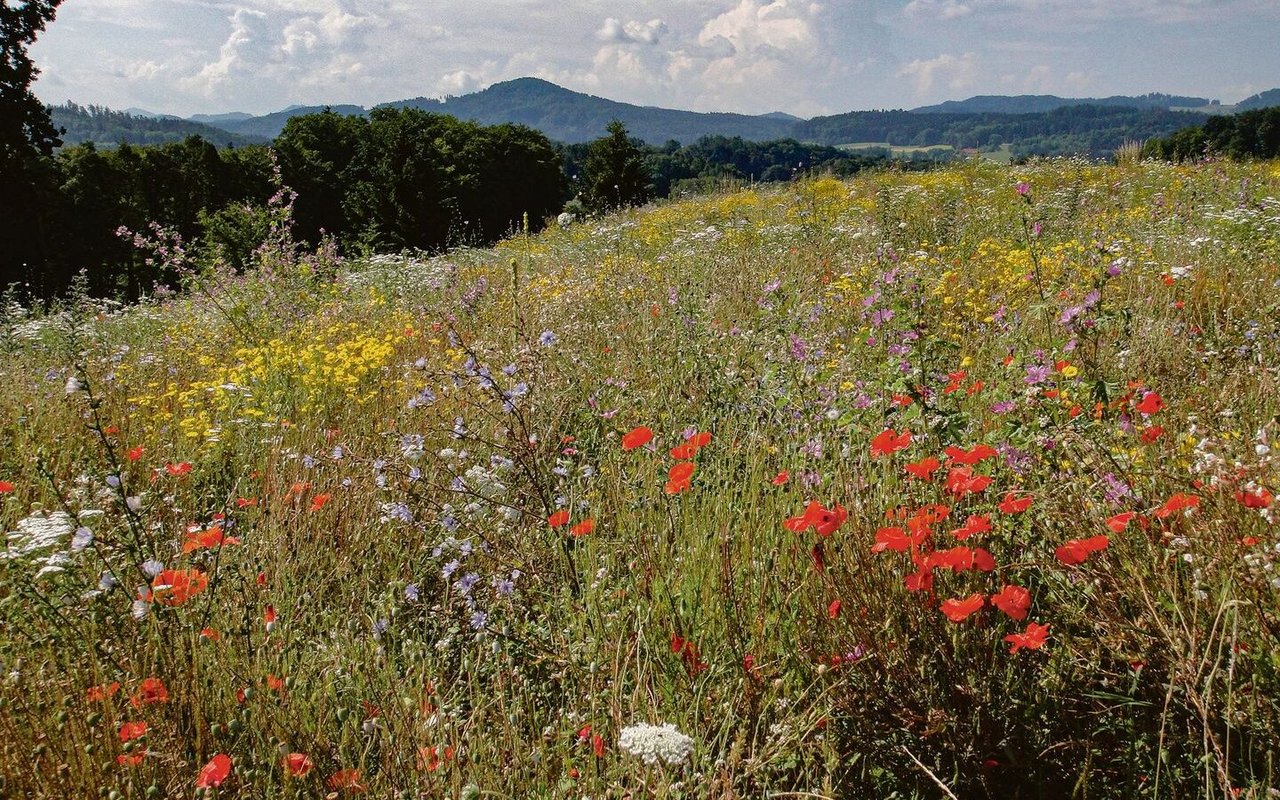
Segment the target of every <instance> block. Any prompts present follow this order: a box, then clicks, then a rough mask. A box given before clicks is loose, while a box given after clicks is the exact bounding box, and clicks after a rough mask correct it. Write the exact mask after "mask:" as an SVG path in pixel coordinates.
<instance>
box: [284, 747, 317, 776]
mask: <svg viewBox="0 0 1280 800" xmlns="http://www.w3.org/2000/svg"><path fill="white" fill-rule="evenodd" d="M313 766H315V765H314V764H312V763H311V759H309V758H307V757H306V756H305V755H303V754H302V753H290V754H289V755H287V756H285V757H284V774H285V775H287V776H288V777H290V778H301V777H303V776H304V775H306V774H307V773H308V772H310V771H311V768H312V767H313Z"/></svg>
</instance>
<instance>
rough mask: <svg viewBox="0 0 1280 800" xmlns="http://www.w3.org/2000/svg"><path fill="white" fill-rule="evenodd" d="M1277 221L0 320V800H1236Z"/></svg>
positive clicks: (682, 256) (317, 290) (1253, 734)
mask: <svg viewBox="0 0 1280 800" xmlns="http://www.w3.org/2000/svg"><path fill="white" fill-rule="evenodd" d="M1278 195H1280V166H1277V165H1276V164H1266V163H1262V164H1249V165H1241V164H1232V163H1225V162H1212V163H1205V164H1200V165H1196V166H1185V167H1172V166H1167V165H1160V164H1152V163H1126V164H1124V165H1121V166H1101V165H1096V164H1091V163H1086V162H1080V161H1051V162H1045V163H1040V164H1033V165H1029V166H1021V167H1005V166H998V165H992V164H984V163H979V162H972V163H967V164H965V165H962V166H957V167H954V168H951V169H947V170H941V171H935V172H929V173H912V174H903V173H897V172H882V173H877V174H872V175H868V176H864V177H861V178H858V179H856V180H853V181H850V182H847V183H841V182H838V181H835V180H830V179H822V180H817V181H812V182H805V183H798V184H794V185H791V186H788V187H785V188H779V189H776V190H759V191H745V192H738V193H734V194H727V195H720V196H715V197H705V198H698V199H694V200H689V201H686V202H678V203H671V204H667V205H663V206H659V207H656V208H649V209H645V210H642V211H633V212H627V213H623V214H618V215H615V216H611V217H607V218H604V219H601V220H594V221H589V222H586V223H583V224H579V225H573V226H570V227H568V228H563V229H555V230H551V231H548V232H547V233H545V234H543V235H540V236H534V237H517V238H514V239H512V240H509V241H507V242H504V243H503V244H502V245H500V246H498V247H497V248H495V249H492V250H484V251H479V250H476V251H458V252H455V253H452V254H449V255H447V256H442V257H439V258H432V259H417V258H411V257H402V258H388V257H383V258H378V259H372V260H366V261H354V262H341V261H339V260H337V259H336V258H334V257H333V256H332V254H329V253H324V252H322V253H319V254H301V253H299V252H298V251H297V250H296V249H295V248H293V247H292V246H291V245H289V244H288V242H287V239H285V238H283V237H275V238H273V240H272V244H271V245H270V246H268V247H266V248H264V249H263V250H262V251H261V252H260V253H259V260H260V262H261V263H259V264H258V266H257V269H256V270H255V271H254V272H252V273H250V274H248V275H245V276H235V275H229V274H218V273H211V274H205V275H204V276H202V277H198V278H192V279H191V280H190V282H189V285H188V286H187V287H186V291H185V292H184V293H183V294H181V295H177V296H172V297H166V298H162V299H157V300H155V301H151V302H148V303H145V304H143V305H140V306H136V307H131V308H118V307H112V306H104V305H101V304H95V303H92V302H89V301H78V302H71V303H68V304H67V305H66V306H65V308H62V309H60V310H57V311H55V312H50V313H49V314H44V315H37V314H31V313H29V312H26V311H24V310H22V309H20V308H17V307H10V308H8V310H7V311H6V313H5V318H4V321H5V327H6V333H7V335H6V336H5V337H4V338H3V340H2V342H3V344H2V345H0V346H3V348H4V350H5V359H4V361H3V363H2V364H0V387H3V388H2V389H0V406H2V408H3V413H0V445H2V446H0V481H2V482H3V483H0V522H2V523H3V526H4V530H7V531H14V532H15V534H14V535H11V536H10V541H9V550H8V551H7V553H6V558H5V560H4V561H2V562H0V575H2V576H3V583H2V584H0V620H2V622H3V624H2V625H0V661H3V671H2V672H0V674H2V675H3V676H4V677H3V679H2V681H0V703H3V709H2V710H3V713H0V775H3V784H0V795H3V796H5V797H40V798H61V797H84V796H93V795H94V794H95V793H96V794H98V795H100V796H106V797H128V798H150V797H191V796H203V795H209V796H217V797H223V798H226V797H269V798H285V797H311V796H325V795H326V794H328V795H330V796H347V795H351V794H355V793H358V792H359V791H360V790H361V788H363V789H365V790H367V792H368V794H369V795H370V796H376V797H389V796H400V797H418V796H422V797H441V796H449V797H469V798H473V797H482V796H520V797H547V798H551V797H583V796H590V797H619V798H621V797H664V798H665V797H711V798H734V797H761V796H774V797H801V796H803V797H832V798H835V797H938V796H942V795H946V796H958V797H966V798H967V797H984V796H989V797H1062V796H1076V797H1091V798H1092V797H1162V798H1163V797H1169V798H1184V797H1185V798H1190V797H1223V796H1239V797H1246V798H1253V797H1258V798H1261V797H1266V796H1269V795H1268V791H1269V790H1270V789H1271V787H1275V786H1276V785H1277V782H1278V781H1280V776H1277V765H1276V764H1275V759H1276V754H1277V752H1278V748H1280V733H1277V732H1278V731H1280V719H1278V718H1277V717H1278V711H1280V677H1278V676H1277V669H1278V668H1280V655H1278V653H1280V647H1278V646H1277V638H1276V637H1277V635H1278V634H1280V619H1278V618H1277V616H1276V608H1277V599H1278V596H1277V593H1278V592H1280V579H1278V576H1280V570H1278V569H1277V568H1276V567H1275V562H1276V560H1277V558H1280V551H1277V543H1278V539H1280V537H1278V536H1277V530H1276V527H1275V524H1274V500H1273V497H1272V495H1273V493H1274V491H1275V490H1276V488H1277V468H1276V461H1275V457H1274V454H1273V452H1272V449H1271V448H1272V446H1273V440H1274V438H1275V435H1276V431H1277V422H1276V415H1277V413H1278V411H1280V409H1278V406H1280V392H1277V385H1276V383H1277V377H1278V373H1277V360H1276V356H1277V341H1278V338H1277V337H1280V313H1277V311H1278V309H1277V307H1276V305H1277V300H1276V298H1277V286H1278V285H1280V283H1278V282H1280V202H1278V201H1277V196H1278ZM645 429H648V431H649V432H651V434H652V436H651V438H650V439H649V440H648V441H643V440H645V439H646V438H649V437H648V436H647V435H646V431H645ZM702 433H705V434H709V437H708V436H698V434H702ZM672 451H674V453H673V452H672ZM929 459H936V460H937V465H936V467H935V466H934V463H933V462H931V461H930V460H929ZM680 463H685V464H692V465H693V468H692V472H690V471H689V467H680V466H679V464H680ZM908 467H910V469H908ZM682 478H683V480H682ZM561 511H563V512H565V513H563V514H560V513H559V512H561ZM564 518H567V521H565V522H564V524H560V523H561V520H562V519H564ZM588 520H590V521H591V524H589V525H588V524H584V523H586V522H587V521H588ZM553 523H554V524H553ZM988 525H989V527H990V530H985V528H986V527H987V526H988ZM77 529H79V530H77ZM1009 587H1013V588H1009ZM1041 626H1047V629H1046V628H1044V627H1041ZM1046 634H1047V635H1046ZM1015 650H1016V652H1011V651H1015ZM137 723H145V729H144V728H143V726H141V725H138V724H137ZM637 723H652V724H660V723H670V724H672V725H674V726H675V728H676V729H677V730H678V731H679V732H680V733H682V734H684V735H687V736H688V737H690V739H691V740H692V750H691V752H689V753H688V755H687V758H686V757H685V751H684V750H682V749H680V747H679V746H678V745H679V744H680V743H681V742H683V740H679V739H677V738H674V737H673V738H671V739H670V740H669V741H668V740H667V739H661V738H659V739H648V740H644V741H650V742H653V743H654V744H653V747H654V750H653V751H652V752H653V753H654V754H657V753H665V754H667V755H668V756H669V757H670V758H671V759H672V760H675V761H677V763H666V762H665V761H663V760H661V759H658V760H657V761H656V762H655V763H646V761H644V760H643V759H642V758H641V757H639V756H637V755H636V754H635V753H633V752H627V751H626V750H624V749H623V748H622V747H620V741H621V740H622V738H623V737H622V732H623V730H624V729H626V728H628V726H632V725H635V724H637ZM644 735H650V736H652V735H653V734H644ZM664 735H665V734H664ZM637 737H639V738H641V739H643V735H642V734H638V733H635V732H634V731H632V732H631V733H629V734H628V738H627V742H628V746H629V747H630V748H631V749H632V750H636V749H638V748H640V747H641V746H640V745H636V744H632V742H633V741H635V740H636V739H637ZM126 739H127V741H124V740H126ZM221 756H226V757H228V759H229V760H223V759H221V758H220V757H221ZM224 767H225V768H226V769H224ZM202 775H203V778H202ZM200 783H205V784H214V783H217V784H219V785H217V786H216V787H213V786H210V787H209V788H207V789H206V788H197V787H198V784H200Z"/></svg>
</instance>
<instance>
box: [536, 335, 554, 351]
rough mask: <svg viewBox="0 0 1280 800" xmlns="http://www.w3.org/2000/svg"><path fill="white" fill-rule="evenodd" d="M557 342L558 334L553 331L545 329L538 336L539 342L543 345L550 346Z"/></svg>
mask: <svg viewBox="0 0 1280 800" xmlns="http://www.w3.org/2000/svg"><path fill="white" fill-rule="evenodd" d="M555 343H556V335H555V334H554V333H552V332H551V331H543V332H542V334H541V335H539V336H538V344H540V345H542V346H543V347H550V346H551V345H553V344H555Z"/></svg>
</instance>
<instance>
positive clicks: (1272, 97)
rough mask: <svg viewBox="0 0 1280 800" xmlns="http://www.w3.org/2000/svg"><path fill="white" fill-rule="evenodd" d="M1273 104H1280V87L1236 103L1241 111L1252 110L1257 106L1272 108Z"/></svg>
mask: <svg viewBox="0 0 1280 800" xmlns="http://www.w3.org/2000/svg"><path fill="white" fill-rule="evenodd" d="M1271 106H1280V89H1268V90H1267V91H1265V92H1259V93H1257V94H1255V95H1253V96H1251V97H1246V98H1245V99H1243V100H1241V101H1240V102H1239V103H1236V108H1237V109H1239V110H1240V111H1252V110H1253V109H1255V108H1270V107H1271Z"/></svg>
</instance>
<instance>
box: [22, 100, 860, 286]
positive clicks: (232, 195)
mask: <svg viewBox="0 0 1280 800" xmlns="http://www.w3.org/2000/svg"><path fill="white" fill-rule="evenodd" d="M882 161H883V159H881V158H877V157H871V156H866V155H856V154H850V153H847V152H845V151H842V150H838V149H836V148H831V147H823V146H815V145H803V144H800V143H799V142H795V141H790V140H785V141H778V142H763V143H761V142H747V141H744V140H742V139H739V138H733V139H730V138H726V137H706V138H704V139H702V140H700V141H698V142H697V143H694V144H692V145H687V146H683V147H682V146H680V145H678V144H676V143H674V142H672V143H669V144H668V145H667V146H664V147H661V148H656V147H650V146H647V145H645V144H643V143H642V142H640V141H639V140H637V139H634V138H632V137H630V136H629V135H628V134H627V131H626V129H625V127H623V125H622V124H621V123H619V122H616V121H615V122H614V123H612V124H611V125H609V127H608V130H607V132H606V134H605V135H604V136H603V137H601V138H600V139H597V140H596V141H594V142H590V143H585V144H580V145H561V144H555V143H552V142H551V141H550V140H548V139H547V137H546V136H545V135H543V134H542V133H540V132H538V131H535V130H533V129H532V128H528V127H525V126H522V125H513V124H501V125H490V126H485V125H479V124H476V123H472V122H463V121H460V120H457V119H454V118H453V117H449V116H445V115H442V114H433V113H428V112H424V111H421V110H418V109H414V108H400V109H397V108H390V107H384V108H378V109H374V110H373V111H372V112H370V114H369V115H368V116H367V117H361V116H354V115H351V116H348V115H342V114H337V113H333V112H332V111H327V110H326V111H325V112H322V113H318V114H307V115H303V116H298V117H293V118H292V119H290V120H289V122H288V123H287V124H286V126H285V128H284V130H283V132H282V133H281V134H280V136H279V137H277V138H276V140H275V141H274V142H273V144H272V145H271V146H270V147H269V148H268V147H267V146H262V145H246V146H241V147H221V148H219V147H216V146H215V145H214V144H212V143H211V142H209V141H208V140H206V139H203V138H201V137H198V136H192V137H188V138H186V139H184V140H182V141H179V142H169V143H165V144H159V145H151V146H134V145H129V144H121V145H119V146H115V147H104V146H99V145H98V144H95V143H93V142H83V143H80V144H77V145H74V146H63V147H61V148H58V149H54V148H53V147H52V146H51V147H48V148H46V149H45V150H36V149H33V148H28V151H27V157H26V158H25V159H23V163H24V164H25V167H24V168H25V170H26V171H25V173H24V183H23V186H22V192H21V194H22V198H23V199H22V200H21V201H20V203H17V204H15V207H14V208H13V209H12V211H11V214H10V215H6V217H5V218H4V219H0V236H2V237H4V240H5V241H6V242H8V243H9V246H8V247H7V248H5V249H4V250H3V251H0V288H3V286H6V285H9V284H17V285H19V286H20V288H21V290H22V292H23V293H24V294H26V295H27V296H28V297H29V298H48V297H52V296H56V295H57V294H59V293H60V292H62V291H64V290H65V289H66V288H67V287H68V286H69V285H70V284H71V282H72V281H73V279H75V278H76V276H77V275H80V274H83V276H84V277H83V283H84V285H85V288H86V289H87V290H88V291H89V292H91V293H93V294H95V295H101V296H118V297H125V298H129V299H132V298H137V297H139V296H140V295H142V294H143V293H145V292H147V291H149V290H150V289H151V287H153V286H155V285H157V284H167V283H170V282H172V281H173V280H174V279H175V277H176V276H175V275H173V274H171V273H170V272H167V271H166V266H165V265H164V264H163V263H157V262H156V261H154V260H152V259H148V258H147V257H146V256H145V254H143V253H140V252H139V251H138V250H137V249H136V248H135V247H134V244H133V242H132V239H133V237H132V236H129V235H121V234H122V231H126V230H127V231H129V232H137V231H146V230H148V229H150V228H152V226H153V225H158V226H161V227H163V228H164V229H165V230H166V231H169V232H172V234H174V235H176V236H177V237H178V238H179V239H180V240H181V241H183V242H185V243H186V246H187V249H188V254H189V255H192V256H193V257H195V258H196V259H197V260H198V261H199V260H203V261H205V262H206V263H213V262H215V261H217V262H218V263H221V264H222V265H224V266H226V267H229V268H232V269H243V268H244V267H245V266H246V265H248V264H249V263H250V261H251V256H252V252H253V249H254V248H255V247H256V245H257V243H258V242H260V241H261V233H262V231H263V230H264V225H265V223H264V219H265V216H264V215H265V214H266V206H267V201H268V199H269V198H270V197H272V195H274V194H275V193H276V192H278V191H279V190H280V188H281V186H284V187H288V189H289V190H291V191H292V192H293V193H296V197H295V199H294V203H293V207H292V225H293V227H292V232H293V234H294V236H295V237H296V238H297V239H298V240H300V241H302V242H305V243H307V244H309V245H313V246H314V245H318V244H319V243H320V241H321V240H322V239H323V238H324V237H331V238H332V239H333V240H335V241H336V243H337V244H338V246H339V247H340V249H341V250H343V251H344V252H347V253H358V252H370V251H398V250H404V249H410V250H422V251H429V252H435V251H440V250H443V249H446V248H449V247H453V246H458V245H484V244H488V243H492V242H494V241H496V240H497V239H499V238H501V237H503V236H505V235H508V234H509V233H511V232H512V231H515V230H518V229H521V228H522V227H524V226H526V225H527V226H528V227H529V228H530V229H532V230H537V229H539V228H540V227H541V226H542V225H544V224H546V223H547V222H548V221H549V220H551V219H554V218H555V217H556V215H557V214H558V213H560V212H561V210H562V209H564V208H565V207H566V203H568V207H569V208H570V209H573V210H576V211H579V212H581V213H594V212H600V211H606V210H609V209H612V208H615V207H619V206H630V205H637V204H640V203H643V202H646V201H647V200H649V199H651V198H653V197H654V196H665V195H668V194H669V193H671V192H672V191H674V190H678V189H690V188H694V189H697V188H701V187H702V186H703V185H704V184H705V183H707V182H710V181H722V180H725V179H733V180H741V181H749V180H761V181H771V180H782V179H789V178H791V177H794V176H795V175H797V174H800V173H803V172H808V171H811V170H821V171H827V172H833V173H836V174H840V175H847V174H852V173H853V172H856V171H858V170H861V169H865V168H867V167H869V166H872V165H874V164H877V163H882Z"/></svg>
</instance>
